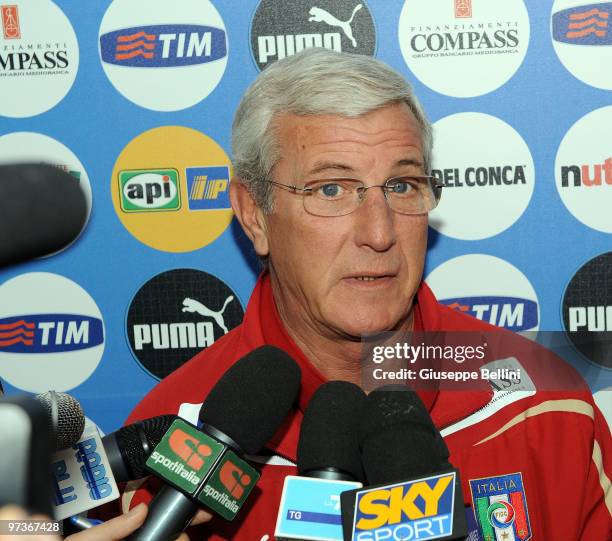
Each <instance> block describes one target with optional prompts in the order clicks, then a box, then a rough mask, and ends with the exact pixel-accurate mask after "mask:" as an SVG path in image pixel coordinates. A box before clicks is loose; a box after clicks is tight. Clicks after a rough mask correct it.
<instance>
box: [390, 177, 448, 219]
mask: <svg viewBox="0 0 612 541" xmlns="http://www.w3.org/2000/svg"><path fill="white" fill-rule="evenodd" d="M386 192H387V201H388V202H389V206H390V207H391V208H392V209H393V210H394V211H395V212H399V213H400V214H425V213H427V212H429V211H430V210H433V209H434V208H435V207H436V205H437V204H438V199H439V196H438V197H436V194H435V193H434V191H433V189H432V184H431V182H430V179H429V178H428V177H400V178H395V179H391V180H389V181H387V183H386Z"/></svg>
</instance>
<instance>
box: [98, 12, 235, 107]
mask: <svg viewBox="0 0 612 541" xmlns="http://www.w3.org/2000/svg"><path fill="white" fill-rule="evenodd" d="M99 46H100V58H101V61H102V67H103V68H104V71H105V73H106V75H107V76H108V78H109V79H110V81H111V83H113V85H114V86H115V88H116V89H117V90H118V91H119V92H120V93H121V94H123V96H125V97H126V98H127V99H128V100H130V101H133V102H134V103H136V104H138V105H141V106H142V107H146V108H148V109H153V110H155V111H178V110H179V109H185V108H186V107H191V106H192V105H195V104H196V103H198V102H200V101H202V100H203V99H204V98H205V97H206V96H208V95H209V94H210V93H211V92H212V91H213V90H214V89H215V88H216V86H217V84H219V81H220V80H221V77H223V73H224V72H225V66H226V64H227V36H226V32H225V24H224V22H223V19H222V18H221V15H219V12H218V11H217V10H216V9H215V7H214V6H213V5H212V4H211V3H210V2H209V1H208V0H177V1H175V2H173V3H172V7H171V8H170V7H169V6H168V2H167V1H166V0H114V1H113V3H112V4H111V5H110V6H109V7H108V9H107V10H106V13H105V14H104V18H103V19H102V24H101V25H100V42H99Z"/></svg>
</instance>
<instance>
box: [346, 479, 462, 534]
mask: <svg viewBox="0 0 612 541" xmlns="http://www.w3.org/2000/svg"><path fill="white" fill-rule="evenodd" d="M457 481H458V477H457V473H456V472H455V471H449V472H446V473H440V474H437V475H431V476H428V477H422V478H420V479H413V480H410V481H402V482H399V483H395V484H392V485H378V486H373V487H372V486H370V487H366V488H364V489H361V490H353V491H350V492H344V493H343V494H342V495H341V498H342V502H343V508H353V506H354V513H353V520H352V524H351V526H350V530H348V531H346V532H345V537H344V539H345V540H346V541H349V540H350V541H379V540H383V539H398V540H399V539H410V540H411V541H425V540H429V539H465V537H466V534H467V532H466V531H465V530H464V529H463V528H462V529H461V531H460V532H458V528H457V524H458V522H461V523H463V524H464V523H465V513H464V510H463V498H462V497H461V491H460V489H459V487H458V483H457ZM345 502H346V503H347V504H348V505H344V503H345ZM349 502H350V503H349Z"/></svg>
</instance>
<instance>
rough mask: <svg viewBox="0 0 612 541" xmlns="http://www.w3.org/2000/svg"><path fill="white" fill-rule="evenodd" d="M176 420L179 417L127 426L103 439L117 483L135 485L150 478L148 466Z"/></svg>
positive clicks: (160, 416)
mask: <svg viewBox="0 0 612 541" xmlns="http://www.w3.org/2000/svg"><path fill="white" fill-rule="evenodd" d="M175 419H177V416H176V415H158V416H157V417H151V418H150V419H144V420H142V421H137V422H135V423H132V424H131V425H127V426H124V427H122V428H120V429H119V430H116V431H115V432H112V433H111V434H107V435H106V436H104V437H103V438H102V444H103V445H104V450H105V451H106V457H107V458H108V462H109V465H110V468H111V470H112V472H113V476H114V478H115V481H117V482H119V483H123V482H126V481H135V480H136V479H142V478H143V477H146V476H147V475H149V472H148V470H147V469H146V468H145V462H146V461H147V459H148V458H149V456H150V455H151V453H152V452H153V449H154V448H155V446H156V445H157V444H158V443H159V442H160V441H161V439H162V437H163V436H164V434H165V433H166V431H167V430H168V428H170V425H171V424H172V423H173V422H174V420H175Z"/></svg>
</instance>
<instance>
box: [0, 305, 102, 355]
mask: <svg viewBox="0 0 612 541" xmlns="http://www.w3.org/2000/svg"><path fill="white" fill-rule="evenodd" d="M102 342H104V331H103V328H102V320H101V319H98V318H94V317H87V316H80V315H75V314H36V315H27V316H14V317H9V318H3V319H0V351H2V352H6V353H62V352H65V351H76V350H80V349H88V348H92V347H95V346H99V345H100V344H102Z"/></svg>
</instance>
